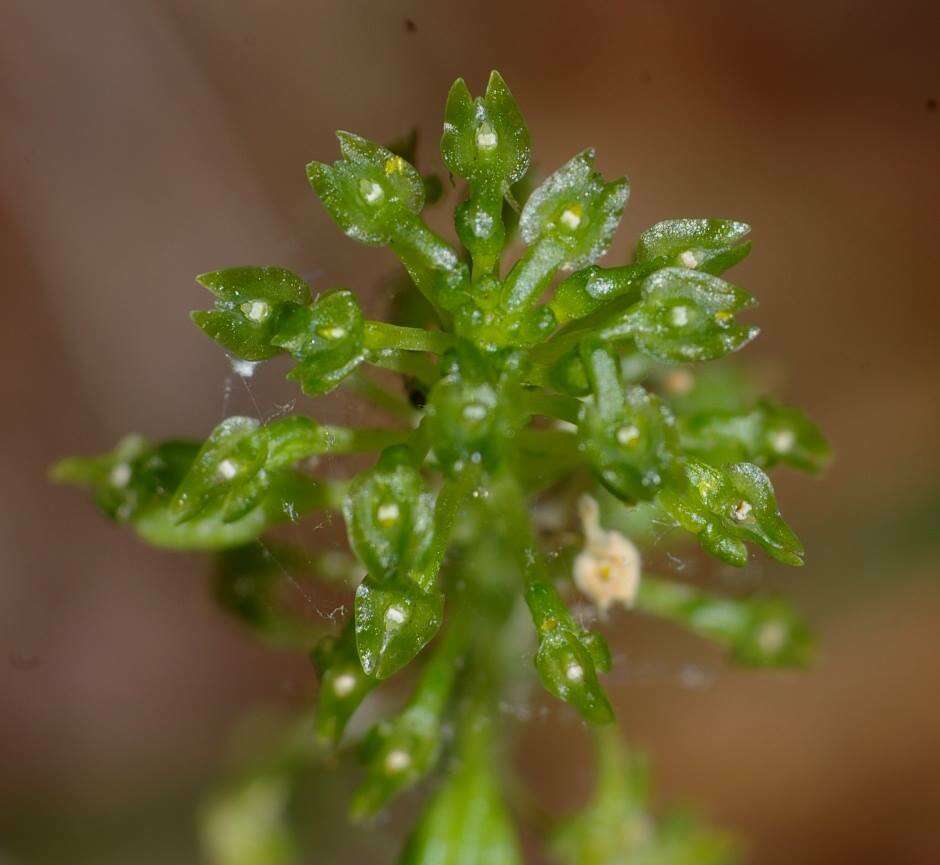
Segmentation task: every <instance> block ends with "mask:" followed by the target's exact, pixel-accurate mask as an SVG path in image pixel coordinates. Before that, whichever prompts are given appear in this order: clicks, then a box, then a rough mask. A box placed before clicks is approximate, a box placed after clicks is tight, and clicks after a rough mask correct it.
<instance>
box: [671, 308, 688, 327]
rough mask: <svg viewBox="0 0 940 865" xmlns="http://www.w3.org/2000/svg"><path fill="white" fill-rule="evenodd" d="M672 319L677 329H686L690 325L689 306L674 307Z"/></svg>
mask: <svg viewBox="0 0 940 865" xmlns="http://www.w3.org/2000/svg"><path fill="white" fill-rule="evenodd" d="M670 317H671V319H672V323H673V324H674V325H675V326H676V327H685V325H687V324H688V323H689V308H688V307H687V306H674V307H673V308H672V313H671V316H670Z"/></svg>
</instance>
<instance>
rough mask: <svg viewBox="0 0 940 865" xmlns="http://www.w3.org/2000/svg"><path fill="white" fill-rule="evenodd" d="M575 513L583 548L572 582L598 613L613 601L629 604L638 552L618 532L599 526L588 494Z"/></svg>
mask: <svg viewBox="0 0 940 865" xmlns="http://www.w3.org/2000/svg"><path fill="white" fill-rule="evenodd" d="M578 515H579V516H580V518H581V526H582V529H583V531H584V549H583V550H582V551H581V552H580V553H578V555H577V558H575V560H574V582H575V585H576V586H577V587H578V588H579V589H580V590H581V592H583V593H584V594H585V595H587V597H589V598H590V599H591V600H592V601H593V602H594V603H595V604H596V605H597V608H598V610H600V612H601V613H602V614H606V613H607V611H608V610H609V609H610V606H611V605H612V604H616V603H619V604H623V605H624V606H625V607H632V606H633V602H634V601H635V600H636V593H637V590H638V589H639V587H640V570H641V565H642V562H641V559H640V551H639V550H638V549H637V548H636V545H635V544H634V543H633V542H632V541H630V540H629V539H628V538H626V537H624V536H623V535H622V534H621V533H620V532H617V531H612V530H608V529H603V528H601V524H600V515H599V509H598V506H597V501H596V500H595V499H594V498H592V497H591V496H589V495H584V496H582V497H581V499H580V500H579V501H578Z"/></svg>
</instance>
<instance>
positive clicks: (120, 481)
mask: <svg viewBox="0 0 940 865" xmlns="http://www.w3.org/2000/svg"><path fill="white" fill-rule="evenodd" d="M108 480H109V481H110V483H111V486H112V487H118V488H119V489H120V488H121V487H126V486H127V485H128V484H129V483H130V480H131V467H130V466H129V465H128V464H127V463H118V464H117V465H116V466H115V467H114V468H113V469H111V474H109V475H108Z"/></svg>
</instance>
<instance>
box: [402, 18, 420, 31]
mask: <svg viewBox="0 0 940 865" xmlns="http://www.w3.org/2000/svg"><path fill="white" fill-rule="evenodd" d="M405 30H407V31H408V32H409V33H417V32H418V25H417V24H415V22H414V21H413V20H412V19H411V18H406V19H405Z"/></svg>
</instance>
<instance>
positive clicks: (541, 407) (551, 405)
mask: <svg viewBox="0 0 940 865" xmlns="http://www.w3.org/2000/svg"><path fill="white" fill-rule="evenodd" d="M522 410H523V411H524V412H525V413H526V414H538V415H543V416H545V417H552V418H556V419H557V420H563V421H567V422H568V423H574V424H576V423H577V422H578V418H579V417H580V413H581V401H580V400H578V399H575V398H574V397H571V396H565V395H564V394H560V393H546V392H545V391H543V390H525V391H523V392H522Z"/></svg>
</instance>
